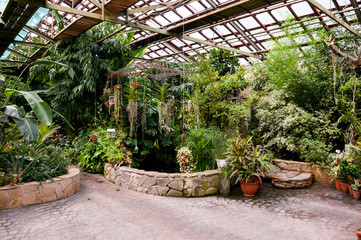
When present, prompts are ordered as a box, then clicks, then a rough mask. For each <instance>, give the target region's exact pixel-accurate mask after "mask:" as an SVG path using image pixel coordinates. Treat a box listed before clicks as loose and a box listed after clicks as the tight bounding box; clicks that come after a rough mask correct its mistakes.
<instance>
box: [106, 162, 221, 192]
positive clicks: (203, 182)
mask: <svg viewBox="0 0 361 240" xmlns="http://www.w3.org/2000/svg"><path fill="white" fill-rule="evenodd" d="M104 177H105V178H106V179H107V180H108V181H109V182H112V183H114V184H116V185H119V186H121V187H123V188H126V189H129V190H133V191H137V192H143V193H147V194H152V195H158V196H171V197H201V196H207V195H213V194H218V192H219V185H220V179H221V171H220V170H209V171H205V172H196V173H191V174H184V173H161V172H153V171H144V170H139V169H136V168H129V167H124V166H122V167H113V166H112V165H111V164H108V163H106V164H105V166H104Z"/></svg>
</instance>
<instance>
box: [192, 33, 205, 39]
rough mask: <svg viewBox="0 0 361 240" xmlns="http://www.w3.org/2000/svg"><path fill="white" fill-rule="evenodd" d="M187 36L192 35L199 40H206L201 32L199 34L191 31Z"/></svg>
mask: <svg viewBox="0 0 361 240" xmlns="http://www.w3.org/2000/svg"><path fill="white" fill-rule="evenodd" d="M189 36H191V37H194V38H198V39H201V40H207V39H206V38H205V37H203V36H202V35H201V34H199V33H197V32H196V33H192V34H190V35H189Z"/></svg>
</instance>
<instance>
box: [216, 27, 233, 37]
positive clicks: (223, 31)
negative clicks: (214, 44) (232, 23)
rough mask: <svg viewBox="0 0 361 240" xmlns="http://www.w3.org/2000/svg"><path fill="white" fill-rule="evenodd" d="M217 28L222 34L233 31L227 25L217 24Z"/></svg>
mask: <svg viewBox="0 0 361 240" xmlns="http://www.w3.org/2000/svg"><path fill="white" fill-rule="evenodd" d="M215 29H216V30H217V31H218V32H219V33H220V34H222V35H228V34H231V32H230V31H229V30H228V29H227V28H226V27H225V26H222V25H220V26H216V27H215Z"/></svg>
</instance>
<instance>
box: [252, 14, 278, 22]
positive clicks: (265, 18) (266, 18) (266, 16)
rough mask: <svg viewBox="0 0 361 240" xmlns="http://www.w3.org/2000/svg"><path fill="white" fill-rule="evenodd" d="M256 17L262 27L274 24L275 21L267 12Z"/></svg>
mask: <svg viewBox="0 0 361 240" xmlns="http://www.w3.org/2000/svg"><path fill="white" fill-rule="evenodd" d="M256 17H257V18H258V19H259V20H260V21H261V22H262V24H263V25H268V24H272V23H275V20H274V19H273V18H272V17H271V15H269V14H268V13H267V12H265V13H260V14H257V15H256Z"/></svg>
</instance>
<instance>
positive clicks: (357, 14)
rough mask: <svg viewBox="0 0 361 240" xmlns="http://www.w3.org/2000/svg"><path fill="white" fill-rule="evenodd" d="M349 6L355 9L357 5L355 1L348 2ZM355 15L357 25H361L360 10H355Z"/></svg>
mask: <svg viewBox="0 0 361 240" xmlns="http://www.w3.org/2000/svg"><path fill="white" fill-rule="evenodd" d="M350 2H351V5H352V7H353V8H357V7H358V3H357V2H356V0H350ZM355 13H356V17H357V20H358V22H359V23H361V11H360V9H355Z"/></svg>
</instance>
